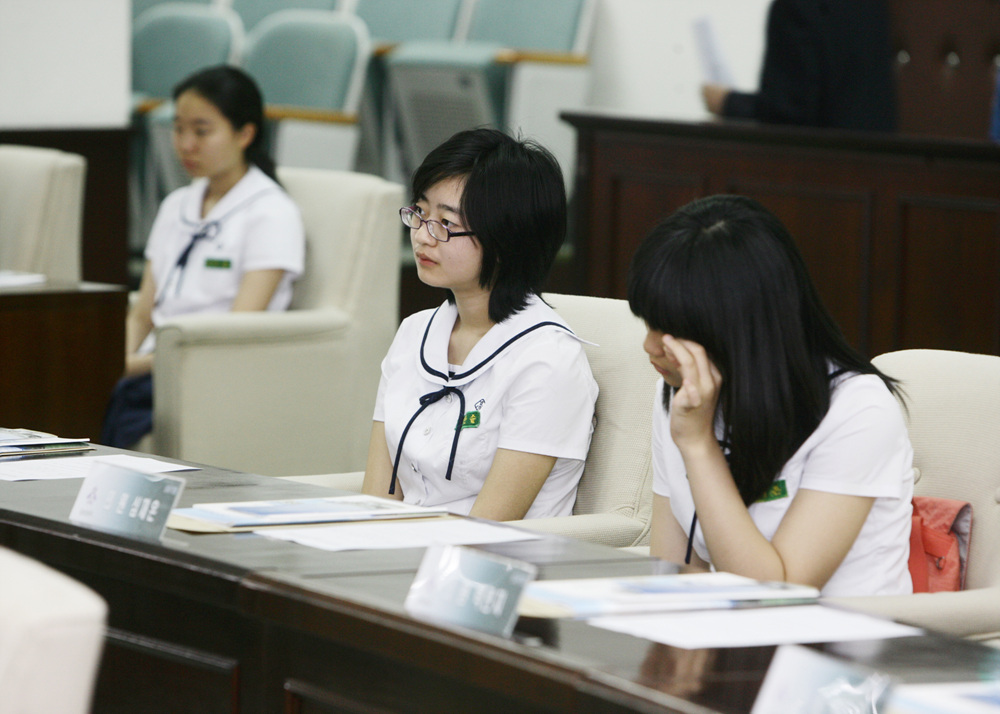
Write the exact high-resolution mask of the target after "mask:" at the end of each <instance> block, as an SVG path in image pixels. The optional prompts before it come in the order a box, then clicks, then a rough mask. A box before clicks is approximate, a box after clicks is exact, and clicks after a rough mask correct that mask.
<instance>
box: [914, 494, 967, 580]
mask: <svg viewBox="0 0 1000 714" xmlns="http://www.w3.org/2000/svg"><path fill="white" fill-rule="evenodd" d="M971 535H972V505H971V504H969V503H966V502H964V501H954V500H952V499H950V498H931V497H929V496H914V497H913V522H912V524H911V527H910V561H909V566H910V577H911V578H912V579H913V592H915V593H936V592H944V591H955V590H961V589H962V588H964V587H965V569H966V563H967V562H968V556H969V542H970V538H971Z"/></svg>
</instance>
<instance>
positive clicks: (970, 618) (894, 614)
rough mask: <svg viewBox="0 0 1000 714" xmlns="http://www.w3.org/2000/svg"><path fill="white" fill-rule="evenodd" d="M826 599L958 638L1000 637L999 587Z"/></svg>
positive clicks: (829, 602)
mask: <svg viewBox="0 0 1000 714" xmlns="http://www.w3.org/2000/svg"><path fill="white" fill-rule="evenodd" d="M823 602H824V603H826V604H830V605H836V606H838V607H844V608H848V609H851V610H858V611H861V612H865V613H868V614H871V615H878V616H881V617H890V618H892V619H894V620H898V621H899V622H903V623H906V624H908V625H914V626H916V627H923V628H926V629H928V630H936V631H938V632H945V633H947V634H949V635H954V636H956V637H968V638H972V639H977V640H978V639H984V640H985V639H991V638H995V637H1000V604H998V603H1000V586H997V587H990V588H978V589H976V590H963V591H961V592H944V593H915V594H913V595H873V596H870V597H837V598H824V599H823Z"/></svg>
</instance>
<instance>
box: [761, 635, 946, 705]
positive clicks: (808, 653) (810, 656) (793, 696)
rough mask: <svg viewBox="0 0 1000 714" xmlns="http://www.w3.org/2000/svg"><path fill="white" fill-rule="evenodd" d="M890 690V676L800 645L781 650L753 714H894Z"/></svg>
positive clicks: (773, 661) (787, 646)
mask: <svg viewBox="0 0 1000 714" xmlns="http://www.w3.org/2000/svg"><path fill="white" fill-rule="evenodd" d="M891 685H892V681H891V680H890V678H889V677H888V675H886V674H884V673H882V672H878V671H876V670H874V669H871V668H870V667H867V666H865V665H862V664H858V663H854V662H847V661H845V660H842V659H840V658H838V657H833V656H831V655H829V654H826V653H823V652H817V651H816V650H813V649H810V648H808V647H803V646H801V645H781V646H780V647H778V649H777V650H776V651H775V653H774V657H773V658H772V659H771V664H770V666H769V667H768V669H767V674H766V675H765V676H764V683H763V685H762V686H761V688H760V692H759V693H758V694H757V699H756V700H755V701H754V704H753V708H752V709H751V710H750V714H787V712H816V713H817V714H825V713H832V712H885V711H895V710H891V708H890V709H887V704H888V700H889V697H890V693H891ZM921 711H924V710H923V709H921ZM926 711H932V710H931V709H927V710H926ZM941 711H944V710H941ZM900 714H902V712H900Z"/></svg>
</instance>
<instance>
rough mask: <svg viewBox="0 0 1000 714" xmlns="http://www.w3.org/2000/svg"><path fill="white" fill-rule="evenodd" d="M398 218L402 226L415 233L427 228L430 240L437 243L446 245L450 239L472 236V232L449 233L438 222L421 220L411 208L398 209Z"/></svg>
mask: <svg viewBox="0 0 1000 714" xmlns="http://www.w3.org/2000/svg"><path fill="white" fill-rule="evenodd" d="M399 217H400V219H401V220H402V221H403V225H404V226H406V227H407V228H412V229H413V230H415V231H416V230H420V226H427V232H428V233H430V235H431V238H433V239H434V240H436V241H438V242H439V243H447V242H448V241H450V240H451V239H452V238H457V237H460V236H471V235H474V233H473V231H450V230H448V228H447V227H446V226H445V225H444V224H443V223H441V222H440V221H432V220H430V219H429V218H421V217H420V214H419V213H417V212H416V211H415V210H413V208H412V207H411V206H403V207H402V208H400V209H399Z"/></svg>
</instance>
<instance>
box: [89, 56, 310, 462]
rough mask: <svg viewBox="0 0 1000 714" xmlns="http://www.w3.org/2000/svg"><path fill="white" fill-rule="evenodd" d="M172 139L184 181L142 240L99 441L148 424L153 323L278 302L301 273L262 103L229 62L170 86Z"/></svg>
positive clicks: (298, 235) (130, 439)
mask: <svg viewBox="0 0 1000 714" xmlns="http://www.w3.org/2000/svg"><path fill="white" fill-rule="evenodd" d="M173 99H174V105H175V110H174V126H173V141H174V149H175V151H176V153H177V157H178V159H179V160H180V162H181V163H182V164H183V166H184V168H185V169H186V170H187V171H188V173H189V174H191V176H192V177H194V179H195V180H194V181H193V182H192V183H191V184H190V185H188V186H185V187H183V188H180V189H178V190H176V191H174V192H173V193H171V194H170V195H169V196H167V197H166V198H165V199H164V200H163V203H162V204H161V205H160V209H159V211H158V212H157V215H156V220H155V221H154V223H153V227H152V230H151V232H150V235H149V241H148V243H147V245H146V251H145V252H146V265H145V268H144V270H143V275H142V282H141V284H140V287H139V293H138V298H137V300H135V302H134V303H133V305H132V307H131V308H130V310H129V314H128V318H127V322H126V332H125V334H126V344H125V349H126V361H125V374H126V376H125V378H124V379H123V380H122V381H120V382H119V384H118V386H116V388H115V393H114V395H113V396H112V401H111V404H110V406H109V410H108V413H107V415H106V417H105V425H104V430H103V433H102V437H101V441H102V443H104V444H108V445H110V446H121V447H129V446H132V445H134V444H135V442H136V441H138V440H139V438H141V437H142V436H143V435H144V434H145V433H147V432H149V431H150V429H151V428H152V378H151V371H152V369H153V348H154V333H153V330H154V327H155V326H156V325H159V324H161V323H163V322H164V321H166V320H169V319H170V318H172V317H176V316H180V315H189V314H195V313H207V312H228V311H241V310H243V311H246V310H285V309H286V308H287V307H288V305H289V303H290V301H291V298H292V281H293V280H294V279H295V278H296V277H298V276H299V275H300V274H301V273H302V269H303V261H304V254H305V236H304V231H303V227H302V219H301V216H300V215H299V210H298V208H297V207H296V206H295V204H294V203H293V202H292V200H291V199H290V198H289V197H288V195H287V194H286V193H285V192H284V191H283V190H282V188H281V187H280V186H279V185H278V183H277V179H276V177H275V173H274V163H273V162H272V161H271V159H270V157H269V156H268V155H267V153H266V152H265V150H264V147H263V137H262V135H261V131H262V129H263V125H264V103H263V99H262V97H261V94H260V90H259V89H258V88H257V85H256V84H255V83H254V81H253V79H251V78H250V76H249V75H247V74H246V73H244V72H243V71H241V70H239V69H236V68H235V67H229V66H220V67H212V68H209V69H205V70H202V71H200V72H198V73H196V74H194V75H192V76H190V77H188V78H187V79H185V80H184V81H182V82H181V83H180V84H179V85H177V87H175V88H174V92H173Z"/></svg>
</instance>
